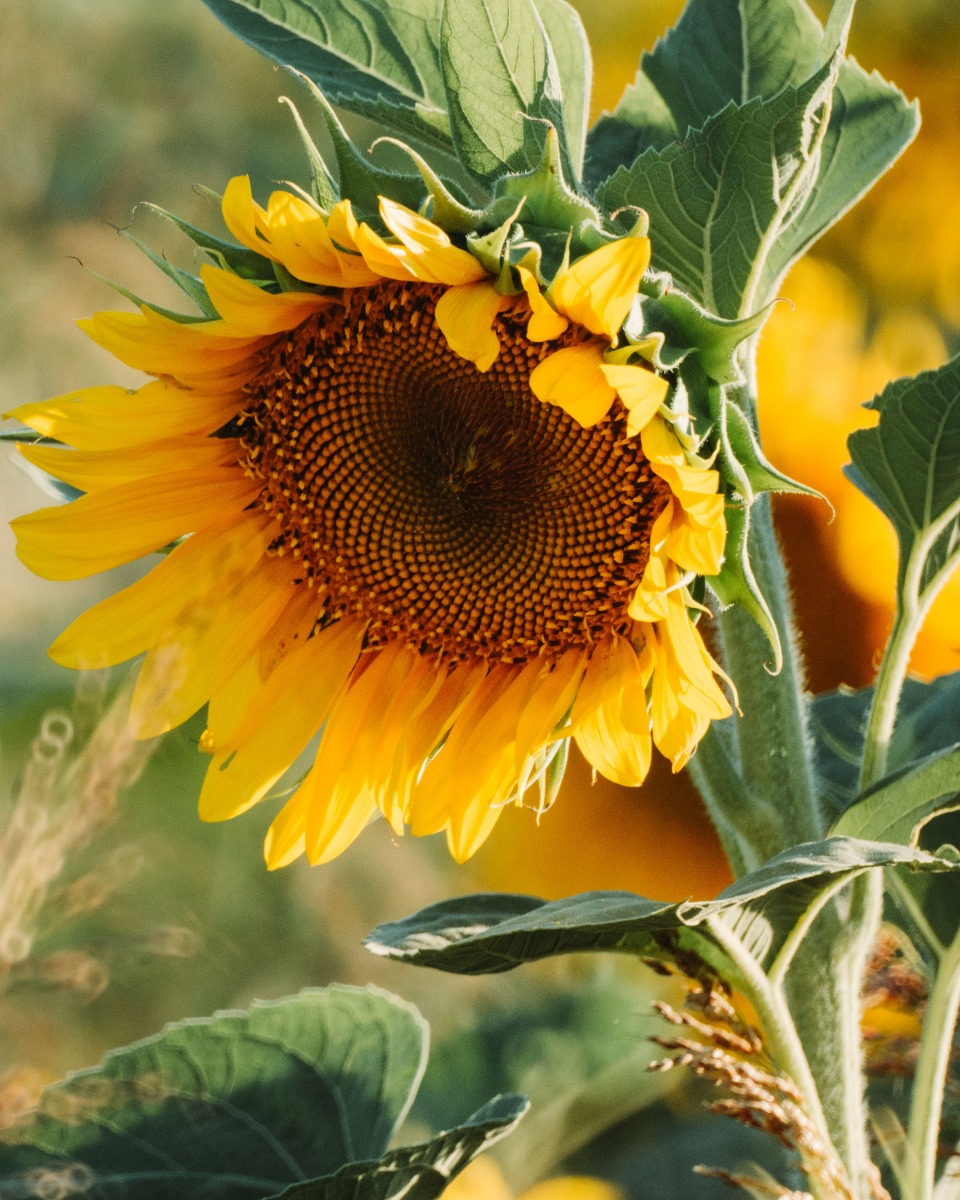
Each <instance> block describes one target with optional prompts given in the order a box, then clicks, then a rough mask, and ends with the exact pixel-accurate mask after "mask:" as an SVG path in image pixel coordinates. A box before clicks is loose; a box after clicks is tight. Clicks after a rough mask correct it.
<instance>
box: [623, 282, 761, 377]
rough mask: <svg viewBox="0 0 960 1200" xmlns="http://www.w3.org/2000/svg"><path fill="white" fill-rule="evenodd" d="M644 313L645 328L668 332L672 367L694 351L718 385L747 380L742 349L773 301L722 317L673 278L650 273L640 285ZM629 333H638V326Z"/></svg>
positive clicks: (668, 349) (667, 343)
mask: <svg viewBox="0 0 960 1200" xmlns="http://www.w3.org/2000/svg"><path fill="white" fill-rule="evenodd" d="M641 293H642V295H641V304H640V311H641V313H642V316H643V326H642V329H643V332H645V333H649V332H651V331H657V332H660V333H662V334H663V335H664V339H665V345H664V353H665V354H666V355H667V357H668V359H669V360H670V362H671V365H673V366H676V365H678V364H679V363H680V362H681V361H682V360H683V359H684V358H686V357H687V355H688V354H691V353H693V352H696V355H697V358H698V359H699V362H700V366H701V367H702V368H703V371H704V373H705V374H706V375H707V376H708V377H709V378H710V379H713V380H715V381H716V382H717V383H724V384H726V383H743V381H744V375H743V368H742V366H741V363H740V354H739V350H738V348H739V347H740V346H741V345H742V343H743V342H745V341H746V340H747V339H748V338H750V337H752V336H753V335H754V334H755V333H757V332H758V330H760V329H761V328H762V326H763V324H764V322H765V321H766V319H767V317H768V316H769V315H770V312H771V310H772V307H773V306H772V305H768V306H767V307H766V308H763V309H761V310H760V311H759V312H756V313H754V314H753V315H752V316H749V317H742V318H739V319H733V320H730V319H727V318H724V317H718V316H717V315H716V314H715V313H712V312H710V311H708V310H707V309H706V308H704V307H703V306H702V305H701V304H698V303H697V301H696V300H694V299H693V297H692V296H689V295H688V294H687V293H686V292H684V291H682V290H681V289H680V288H678V287H676V286H675V284H674V282H673V280H672V278H671V276H670V275H669V274H667V273H666V272H662V271H651V272H648V274H647V275H646V276H645V277H644V280H643V283H642V285H641ZM625 332H626V333H627V336H628V337H636V336H637V333H638V332H639V331H638V330H637V328H636V326H635V325H634V326H633V328H632V329H631V328H628V329H627V330H626V331H625Z"/></svg>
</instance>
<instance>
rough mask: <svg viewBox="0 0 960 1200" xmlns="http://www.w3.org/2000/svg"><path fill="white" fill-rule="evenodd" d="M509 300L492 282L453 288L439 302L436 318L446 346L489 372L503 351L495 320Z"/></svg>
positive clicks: (478, 367) (481, 369) (480, 368)
mask: <svg viewBox="0 0 960 1200" xmlns="http://www.w3.org/2000/svg"><path fill="white" fill-rule="evenodd" d="M509 303H510V300H509V298H508V297H507V296H502V295H501V294H500V293H499V292H498V291H497V290H496V288H495V287H494V286H493V284H492V283H489V282H486V281H485V282H483V283H470V284H465V285H464V286H463V287H452V288H449V289H448V290H447V291H445V292H444V293H443V295H442V296H441V297H440V299H439V300H438V301H437V308H436V321H437V324H438V325H439V326H440V332H441V333H442V334H443V336H444V337H445V338H446V339H447V345H448V346H449V347H450V349H451V350H453V352H454V353H455V354H459V355H460V357H461V358H465V359H466V360H467V362H472V363H475V364H476V367H477V369H478V370H480V371H488V370H489V369H490V368H491V367H492V366H493V364H494V362H495V361H496V358H497V355H498V354H499V353H500V339H499V338H498V337H497V335H496V333H495V332H494V330H493V320H494V317H496V315H497V313H499V312H500V311H501V310H502V309H504V308H506V307H507V305H508V304H509Z"/></svg>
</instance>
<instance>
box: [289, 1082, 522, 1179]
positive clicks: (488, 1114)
mask: <svg viewBox="0 0 960 1200" xmlns="http://www.w3.org/2000/svg"><path fill="white" fill-rule="evenodd" d="M529 1107H530V1105H529V1103H528V1101H527V1099H526V1097H524V1096H518V1095H508V1096H497V1097H495V1098H494V1099H493V1100H491V1101H490V1102H489V1103H488V1104H485V1105H484V1106H483V1108H481V1109H480V1110H479V1111H478V1112H475V1113H474V1114H473V1116H472V1117H469V1118H468V1119H467V1120H466V1121H465V1122H464V1123H463V1124H462V1125H458V1126H457V1127H456V1129H451V1130H449V1131H448V1132H446V1133H441V1134H438V1136H437V1137H435V1138H433V1139H432V1140H431V1141H429V1142H425V1143H422V1144H421V1145H416V1146H401V1147H400V1148H399V1149H397V1150H391V1151H390V1152H389V1153H388V1154H385V1155H384V1156H383V1158H381V1159H379V1160H377V1161H376V1162H353V1163H349V1164H348V1165H347V1166H345V1167H342V1168H341V1169H340V1170H339V1171H337V1173H336V1174H335V1175H332V1176H330V1177H328V1178H326V1179H313V1180H308V1181H307V1182H306V1183H295V1184H293V1185H292V1186H291V1187H288V1188H286V1189H285V1190H284V1191H282V1192H279V1193H277V1194H276V1195H275V1196H271V1197H270V1200H401V1198H402V1200H436V1198H437V1197H438V1196H440V1195H441V1194H442V1193H443V1191H444V1189H445V1188H446V1187H447V1184H448V1183H449V1182H450V1180H451V1179H453V1178H454V1177H455V1176H456V1175H458V1174H459V1173H460V1172H461V1171H462V1170H463V1168H464V1167H465V1166H466V1165H467V1163H469V1162H470V1160H471V1159H473V1158H476V1156H477V1155H478V1154H482V1153H483V1152H484V1151H485V1150H487V1149H489V1147H491V1146H493V1145H494V1144H495V1143H496V1142H498V1141H500V1139H501V1138H503V1137H506V1135H507V1134H508V1133H510V1132H511V1131H512V1130H514V1129H515V1128H516V1126H517V1124H518V1122H519V1121H520V1120H521V1118H522V1117H523V1115H524V1113H526V1111H527V1109H528V1108H529Z"/></svg>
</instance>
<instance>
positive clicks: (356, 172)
mask: <svg viewBox="0 0 960 1200" xmlns="http://www.w3.org/2000/svg"><path fill="white" fill-rule="evenodd" d="M301 78H302V79H303V82H304V83H305V84H306V86H307V87H308V88H309V89H310V93H311V95H312V96H313V98H314V100H316V102H317V105H318V106H319V108H320V113H321V116H322V117H323V120H324V123H325V125H326V127H327V133H328V134H329V135H330V141H331V142H332V143H333V153H334V157H335V158H336V160H337V175H338V184H339V193H340V195H341V196H347V197H349V199H350V202H351V203H352V205H353V207H354V210H355V211H356V212H357V215H358V216H359V217H361V218H366V219H368V220H369V219H371V218H372V219H373V220H374V221H375V222H376V223H377V224H378V225H379V224H380V207H379V198H380V197H381V196H387V197H389V199H391V200H395V201H397V203H399V204H405V205H407V207H408V208H412V209H415V210H419V208H420V205H421V204H422V203H423V200H424V198H425V195H426V189H425V188H424V184H423V180H422V179H421V178H420V177H419V176H418V175H402V174H400V173H399V172H398V171H388V170H387V169H386V168H384V167H378V166H376V165H375V164H374V163H372V162H371V161H370V159H369V158H368V157H367V156H366V155H365V154H363V153H362V152H361V151H360V150H359V149H358V148H357V147H356V146H355V145H354V143H353V142H352V141H351V139H350V136H349V134H348V133H347V131H346V130H345V129H344V127H343V125H342V124H341V123H340V118H339V117H338V116H337V114H336V113H335V112H334V111H333V108H332V107H331V105H330V102H329V101H328V100H327V98H326V96H324V94H323V92H321V91H320V89H319V88H318V87H317V85H316V84H315V83H314V82H313V80H311V79H308V78H307V77H306V76H305V75H304V76H302V77H301Z"/></svg>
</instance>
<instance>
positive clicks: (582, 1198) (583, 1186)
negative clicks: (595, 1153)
mask: <svg viewBox="0 0 960 1200" xmlns="http://www.w3.org/2000/svg"><path fill="white" fill-rule="evenodd" d="M443 1200H514V1195H513V1192H511V1190H510V1189H509V1188H508V1187H507V1184H506V1181H505V1180H504V1178H503V1175H502V1174H501V1173H500V1168H499V1167H498V1166H497V1165H496V1163H495V1162H494V1161H493V1159H492V1158H486V1157H481V1158H475V1159H474V1160H473V1162H472V1163H470V1165H469V1166H468V1167H467V1169H466V1170H465V1171H463V1172H462V1174H460V1175H458V1176H457V1178H456V1179H455V1180H454V1181H453V1183H451V1184H450V1186H449V1187H448V1188H447V1189H446V1191H445V1192H444V1193H443ZM516 1200H623V1193H622V1192H621V1191H620V1190H619V1189H618V1188H615V1187H611V1185H610V1184H609V1183H604V1182H603V1180H601V1179H588V1178H587V1177H586V1176H584V1175H563V1176H561V1177H560V1178H558V1179H548V1180H546V1182H544V1183H538V1184H535V1185H534V1186H533V1187H532V1188H530V1189H528V1190H527V1191H525V1192H524V1193H523V1194H522V1195H520V1196H517V1197H516Z"/></svg>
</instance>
